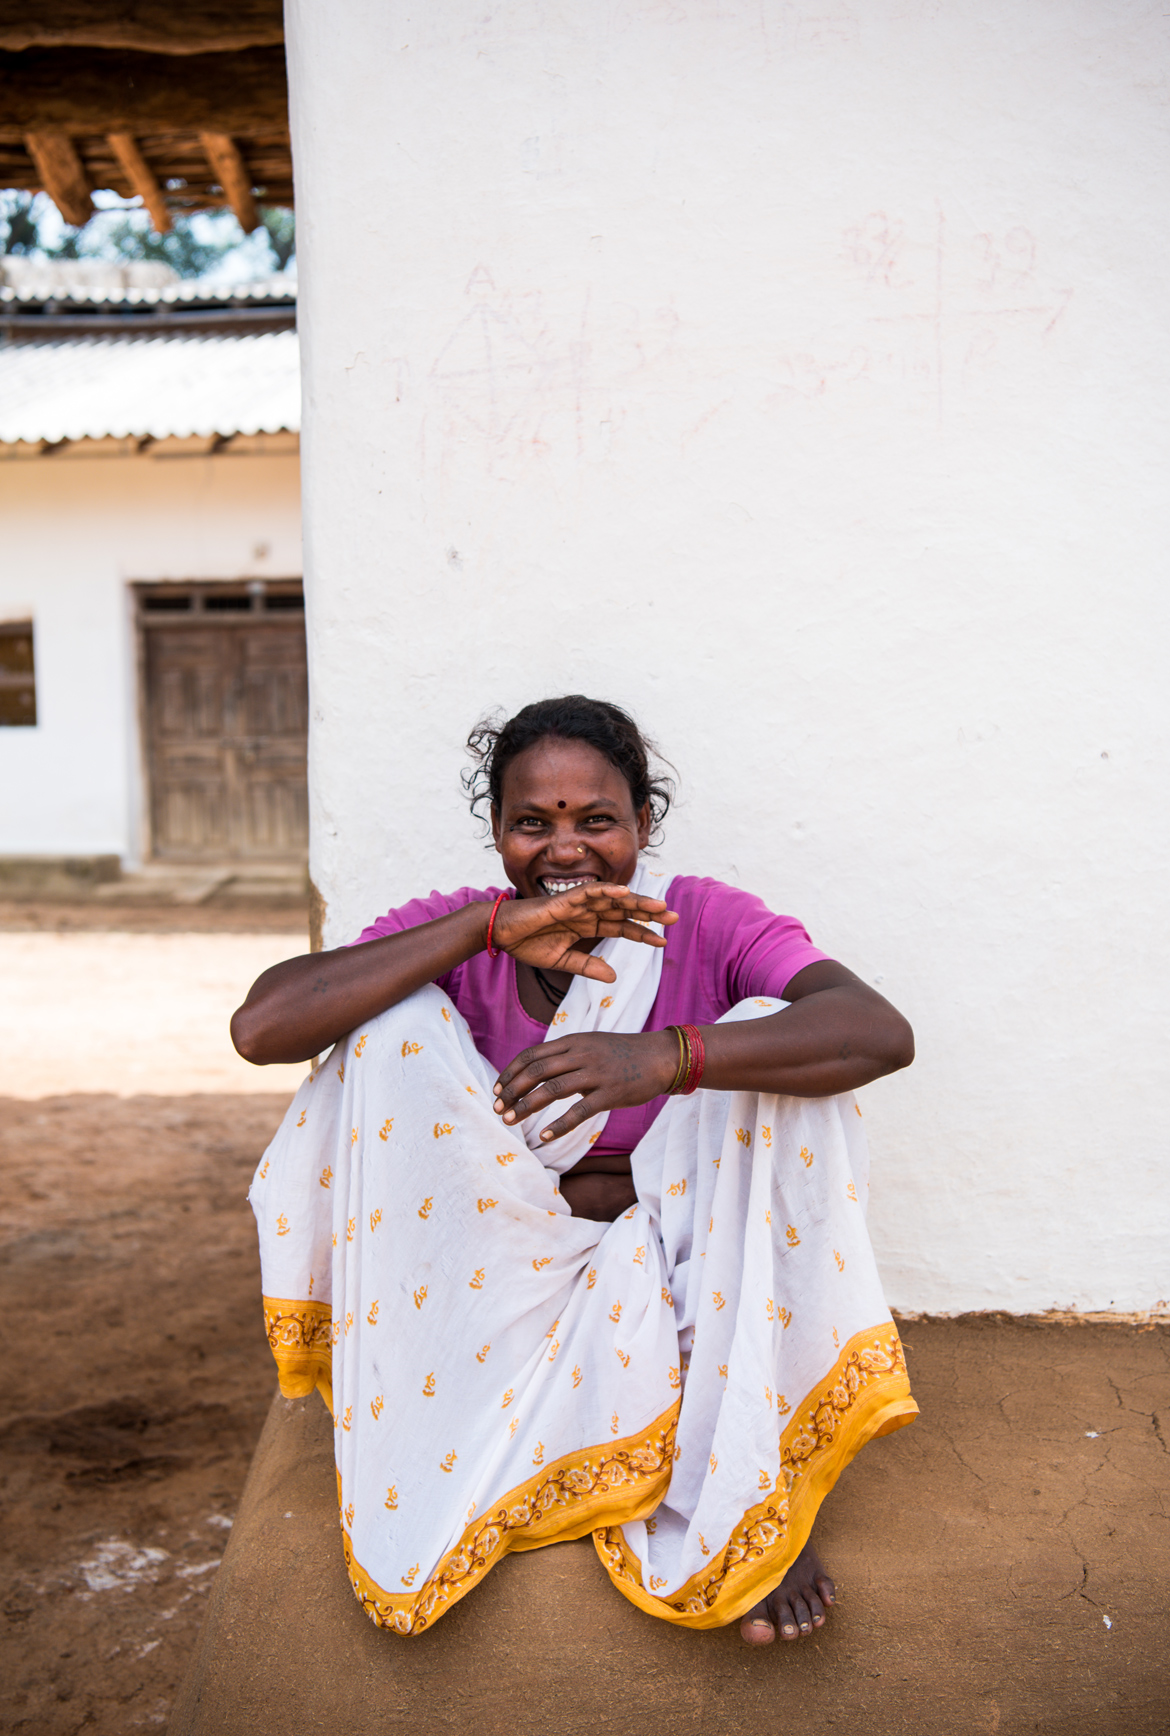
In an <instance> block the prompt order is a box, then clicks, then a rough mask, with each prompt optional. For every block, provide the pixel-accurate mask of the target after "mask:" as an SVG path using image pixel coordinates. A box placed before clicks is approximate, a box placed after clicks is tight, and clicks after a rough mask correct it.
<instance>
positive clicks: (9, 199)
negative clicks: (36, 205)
mask: <svg viewBox="0 0 1170 1736" xmlns="http://www.w3.org/2000/svg"><path fill="white" fill-rule="evenodd" d="M35 196H36V195H35V194H33V193H18V192H17V191H16V190H15V188H7V189H5V190H4V191H2V192H0V223H3V225H4V232H3V235H0V253H36V252H37V251H38V250H39V248H40V245H41V241H40V231H39V230H38V228H37V218H36V213H35V211H34V210H33V200H34V198H35Z"/></svg>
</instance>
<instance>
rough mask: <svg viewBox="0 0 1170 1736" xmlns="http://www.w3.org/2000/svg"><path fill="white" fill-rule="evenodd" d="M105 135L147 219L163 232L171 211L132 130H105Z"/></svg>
mask: <svg viewBox="0 0 1170 1736" xmlns="http://www.w3.org/2000/svg"><path fill="white" fill-rule="evenodd" d="M106 136H107V138H108V139H109V142H110V149H111V151H113V153H114V155H115V157H117V159H118V162H119V163H120V165H121V168H122V173H123V174H124V175H125V177H126V179H127V180H128V181H129V183H130V185H131V187H133V189H134V191H135V192H136V193H137V194H138V197H139V198H140V199H141V200H142V203H143V204H144V205H145V206H146V209H147V210H148V211H149V212H150V221H151V222H152V223H153V225H154V228H155V231H156V233H157V234H159V235H165V234H166V232H167V230H168V229H169V228H170V226H171V214H170V212H169V211H168V210H167V202H166V199H165V197H164V196H163V190H162V188H161V187H160V186H159V184H158V182H157V181H156V180H155V178H154V172H153V170H152V169H151V167H150V164H149V163H148V162H147V160H146V158H145V157H144V156H143V155H142V152H141V151H140V150H139V149H138V141H137V139H136V138H135V137H134V134H133V133H108V134H107V135H106Z"/></svg>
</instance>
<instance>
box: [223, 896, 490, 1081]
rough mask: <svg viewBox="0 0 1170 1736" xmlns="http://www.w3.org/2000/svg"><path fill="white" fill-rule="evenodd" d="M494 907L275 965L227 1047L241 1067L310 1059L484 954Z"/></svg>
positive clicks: (257, 985) (235, 1019)
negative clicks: (236, 1054) (238, 1057)
mask: <svg viewBox="0 0 1170 1736" xmlns="http://www.w3.org/2000/svg"><path fill="white" fill-rule="evenodd" d="M491 909H492V907H491V905H490V904H465V905H464V906H463V908H462V909H461V910H452V911H450V912H449V913H448V914H447V915H446V916H440V917H437V918H436V919H435V921H434V922H424V923H420V925H419V926H418V927H417V928H406V929H403V931H402V933H401V934H388V935H386V936H385V937H384V938H383V939H382V940H370V941H367V942H366V944H365V945H364V946H341V947H338V948H337V950H336V951H335V952H309V953H304V954H302V956H301V957H300V958H286V959H285V960H284V961H283V962H282V963H281V964H274V965H273V966H272V968H271V970H266V971H265V972H264V973H263V974H262V975H261V976H258V977H257V978H256V981H255V982H254V983H253V984H252V986H251V988H250V989H249V990H248V996H247V999H246V1000H245V1001H244V1004H243V1006H242V1007H239V1008H238V1009H237V1011H236V1012H235V1013H234V1014H233V1015H232V1023H231V1033H232V1042H233V1043H234V1044H235V1046H236V1049H237V1050H238V1052H239V1053H240V1054H241V1055H242V1056H243V1057H244V1059H245V1061H252V1062H254V1063H255V1064H256V1065H257V1066H258V1067H267V1066H269V1065H270V1064H271V1063H272V1062H273V1061H308V1060H311V1059H312V1057H313V1056H314V1055H319V1054H320V1053H321V1051H322V1050H323V1049H331V1048H332V1047H333V1045H334V1043H336V1042H337V1040H338V1038H339V1037H344V1036H345V1034H346V1032H347V1031H352V1030H353V1028H354V1026H355V1025H360V1024H362V1023H364V1022H365V1021H366V1020H367V1019H372V1018H375V1017H376V1016H377V1015H378V1014H379V1013H384V1012H385V1010H386V1008H387V1007H393V1006H396V1005H397V1003H398V1002H399V1001H403V1000H405V999H406V997H407V995H412V994H413V993H414V992H415V990H416V989H420V988H421V987H422V985H423V984H424V983H429V982H431V981H433V980H434V978H435V977H439V976H444V975H446V973H447V972H448V971H451V970H454V969H455V966H456V965H459V964H465V963H466V961H467V960H468V959H469V958H471V957H472V956H473V955H474V954H475V953H477V952H482V951H483V948H484V946H485V945H486V943H487V925H488V917H489V916H490V915H491ZM493 938H494V937H493Z"/></svg>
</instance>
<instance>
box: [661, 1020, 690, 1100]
mask: <svg viewBox="0 0 1170 1736" xmlns="http://www.w3.org/2000/svg"><path fill="white" fill-rule="evenodd" d="M670 1029H671V1030H672V1031H673V1032H674V1034H675V1036H676V1037H677V1038H678V1070H677V1071H676V1073H675V1075H674V1078H673V1079H672V1080H671V1082H670V1089H669V1090H668V1091H667V1093H666V1095H667V1096H668V1097H673V1096H674V1095H675V1094H676V1093H677V1091H678V1088H679V1086H680V1085H681V1084H682V1082H683V1080H684V1079H685V1078H686V1076H687V1070H688V1068H689V1067H690V1064H691V1046H690V1043H689V1042H688V1041H687V1035H686V1032H685V1031H684V1030H683V1028H682V1026H681V1025H671V1026H670Z"/></svg>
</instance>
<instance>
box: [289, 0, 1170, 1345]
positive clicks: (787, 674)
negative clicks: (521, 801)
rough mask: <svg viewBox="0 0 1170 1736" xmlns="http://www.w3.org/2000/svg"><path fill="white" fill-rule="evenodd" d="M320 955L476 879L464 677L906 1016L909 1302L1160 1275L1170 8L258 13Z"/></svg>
mask: <svg viewBox="0 0 1170 1736" xmlns="http://www.w3.org/2000/svg"><path fill="white" fill-rule="evenodd" d="M289 34H290V56H291V61H290V64H291V76H292V97H293V121H294V146H295V155H296V162H297V176H298V259H299V266H300V282H301V300H300V312H301V331H302V339H303V355H304V391H305V400H306V404H305V410H306V423H305V431H304V451H305V459H306V498H305V510H306V562H307V578H308V590H309V611H310V646H311V649H310V656H311V678H312V683H313V693H314V714H313V716H314V721H313V734H312V740H311V787H312V816H313V820H312V825H313V847H312V848H313V870H314V874H315V878H316V880H317V883H318V885H319V887H320V888H321V890H322V892H323V894H324V896H325V898H326V900H327V902H328V921H327V930H326V936H327V942H338V941H340V940H342V939H343V938H345V937H348V936H350V935H352V934H353V933H354V932H355V931H356V930H357V929H358V927H359V926H360V925H361V923H362V922H363V921H364V920H366V919H368V918H369V917H370V915H371V914H373V913H374V912H375V911H377V910H379V909H382V908H384V907H385V906H386V905H388V904H389V903H391V902H394V901H397V900H400V899H402V898H404V897H406V896H408V895H410V894H412V893H415V892H418V891H420V890H425V889H427V888H429V887H431V886H432V885H436V884H438V885H440V886H445V887H450V886H453V885H457V884H459V883H460V882H462V881H465V880H471V881H473V882H480V883H482V881H483V880H486V879H487V878H488V877H489V876H490V875H491V873H492V869H493V859H492V858H490V857H485V856H484V854H483V852H482V848H481V846H479V845H478V844H477V843H476V842H475V841H474V839H473V834H472V830H471V827H470V825H469V823H468V821H467V818H466V816H465V813H464V810H463V808H462V806H461V802H460V796H459V789H458V781H457V779H458V772H459V768H460V765H461V764H462V755H461V751H460V743H461V740H462V738H463V736H464V735H465V733H466V730H467V727H468V725H469V724H470V723H471V722H472V720H473V719H474V718H475V716H476V714H477V713H478V712H479V711H480V710H481V708H483V707H486V706H489V705H493V704H499V705H502V706H503V707H505V708H514V707H516V706H518V705H519V704H521V703H523V702H524V701H526V700H529V699H531V698H534V697H537V696H540V695H543V694H547V693H555V692H558V691H564V690H565V689H569V688H579V689H583V690H585V691H587V692H593V693H599V694H603V695H607V696H610V697H612V698H615V699H617V700H619V701H621V702H623V703H625V704H627V705H629V706H631V707H632V708H633V709H634V710H635V711H636V713H637V715H638V716H639V718H640V719H641V720H642V722H643V723H644V725H646V726H647V727H648V728H649V729H650V730H651V731H652V732H653V733H654V734H655V735H656V736H657V737H658V738H659V740H660V741H661V743H662V745H663V747H664V748H665V749H666V750H667V752H668V753H669V754H670V756H671V757H672V758H673V759H674V761H675V762H676V764H677V765H678V766H679V768H680V770H681V772H682V797H683V799H682V801H681V803H680V806H679V808H678V811H677V813H676V815H675V816H674V817H673V819H672V821H671V824H670V828H669V836H668V841H667V848H666V850H665V852H664V859H665V860H667V861H668V862H669V863H670V864H672V865H674V866H675V867H677V868H678V869H680V870H690V871H705V872H707V873H711V874H715V875H721V876H725V877H726V878H728V879H730V880H734V881H737V882H740V883H742V884H743V885H745V886H747V887H749V888H752V889H754V890H756V891H758V892H759V893H761V894H762V895H764V896H765V897H766V898H767V899H768V900H769V901H771V902H772V903H773V904H774V905H775V906H776V907H778V908H780V909H782V910H788V911H794V912H796V913H797V914H799V915H800V916H801V917H802V918H803V919H804V920H805V922H806V923H807V925H808V927H809V928H810V930H811V932H812V934H813V935H814V937H815V938H816V940H817V941H818V942H819V943H820V944H822V945H823V946H825V947H826V948H827V949H828V950H830V951H831V952H832V953H834V954H835V955H837V956H838V957H840V958H841V959H843V960H844V961H845V962H846V963H848V964H850V965H851V966H852V967H853V968H855V969H856V970H858V971H859V972H861V973H862V974H863V975H864V976H866V977H867V978H869V979H870V980H871V981H873V982H876V983H879V984H880V985H881V986H882V988H883V990H884V991H885V992H886V993H888V994H889V995H890V997H891V998H892V999H893V1000H894V1001H895V1002H896V1003H897V1004H898V1005H899V1006H901V1007H902V1008H904V1009H905V1010H906V1012H907V1013H908V1014H909V1016H910V1017H911V1019H912V1020H913V1022H914V1025H915V1027H916V1030H917V1033H918V1039H919V1060H918V1062H917V1064H916V1065H915V1067H914V1068H913V1070H912V1071H911V1072H909V1073H907V1074H904V1075H901V1076H899V1077H897V1078H894V1079H892V1080H888V1081H884V1082H882V1083H880V1084H878V1085H876V1086H874V1087H871V1088H870V1089H869V1090H868V1091H867V1092H866V1093H865V1094H864V1096H865V1107H866V1112H867V1115H868V1118H869V1126H870V1129H871V1134H872V1139H873V1144H874V1148H875V1159H876V1163H875V1187H874V1202H873V1206H872V1223H873V1229H874V1236H875V1241H876V1244H877V1247H878V1251H879V1257H880V1259H881V1263H882V1267H883V1270H884V1273H885V1276H886V1279H887V1283H888V1291H889V1295H890V1299H891V1301H892V1302H893V1303H894V1304H895V1305H897V1306H899V1307H902V1308H905V1309H923V1310H943V1311H955V1310H962V1309H979V1308H1008V1309H1014V1310H1021V1311H1029V1310H1041V1309H1046V1308H1050V1307H1061V1308H1075V1309H1116V1310H1119V1311H1120V1310H1137V1309H1146V1308H1152V1307H1155V1306H1157V1305H1158V1304H1159V1303H1164V1301H1165V1299H1167V1298H1170V1241H1168V1231H1170V1203H1168V1198H1167V1180H1166V1176H1167V1155H1168V1154H1167V1134H1166V1116H1165V1108H1164V1102H1165V1098H1164V1091H1163V1089H1162V1086H1163V1079H1164V1072H1165V1054H1166V1048H1165V1039H1166V1010H1167V995H1168V989H1167V984H1168V982H1170V974H1168V972H1167V960H1166V957H1165V945H1164V913H1163V905H1164V896H1165V885H1166V878H1165V875H1166V856H1167V848H1166V846H1167V826H1168V823H1167V816H1166V803H1165V787H1164V773H1163V770H1162V768H1163V765H1164V758H1165V749H1166V737H1167V728H1166V725H1167V712H1166V686H1167V684H1166V678H1165V664H1166V615H1167V595H1168V586H1167V575H1166V564H1167V563H1166V549H1167V546H1168V537H1167V531H1168V528H1170V527H1168V525H1167V490H1166V486H1165V468H1164V467H1165V462H1166V457H1167V450H1166V449H1167V416H1168V411H1167V405H1168V403H1170V391H1168V387H1170V381H1168V379H1167V373H1168V367H1167V361H1168V356H1167V345H1166V341H1165V329H1164V305H1165V283H1166V280H1167V276H1168V274H1170V228H1168V226H1167V224H1166V222H1165V211H1164V189H1165V176H1166V169H1167V117H1168V109H1167V104H1166V88H1167V70H1168V68H1167V60H1168V56H1167V36H1166V24H1165V21H1164V19H1163V18H1162V17H1161V15H1160V14H1159V12H1158V11H1157V9H1155V8H1152V7H1150V6H1148V5H1147V4H1145V3H1144V0H1142V3H1139V0H1037V3H1036V4H1031V5H1028V6H1020V5H1019V4H1016V3H1015V0H947V3H946V4H942V5H939V4H935V3H931V0H869V3H867V4H866V5H864V6H849V5H846V4H844V3H843V0H825V3H824V4H819V5H815V6H814V5H812V4H809V5H807V6H806V5H802V4H801V3H800V0H792V3H786V0H725V3H724V4H722V5H720V6H718V7H714V6H709V5H706V4H701V3H699V0H675V3H674V4H671V5H669V6H667V5H663V4H658V3H652V0H630V3H629V4H627V5H623V6H620V7H618V6H611V5H608V4H602V3H601V0H587V3H586V4H583V5H582V4H574V5H570V4H568V3H567V0H565V3H557V0H497V3H496V4H495V5H493V6H492V7H491V8H488V9H485V8H484V7H483V6H481V5H479V4H478V3H472V0H449V3H448V4H446V5H444V6H442V7H439V8H431V9H427V8H418V7H413V6H407V5H404V4H400V3H398V0H337V3H336V4H334V5H332V6H330V7H328V8H322V7H320V6H318V5H315V4H313V3H312V0H291V5H290V8H289Z"/></svg>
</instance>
